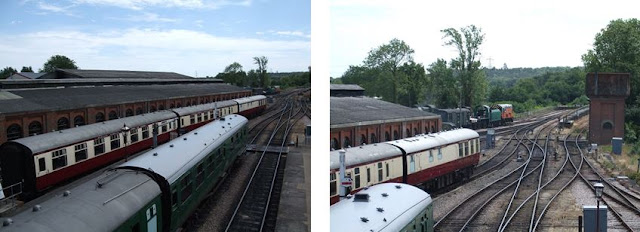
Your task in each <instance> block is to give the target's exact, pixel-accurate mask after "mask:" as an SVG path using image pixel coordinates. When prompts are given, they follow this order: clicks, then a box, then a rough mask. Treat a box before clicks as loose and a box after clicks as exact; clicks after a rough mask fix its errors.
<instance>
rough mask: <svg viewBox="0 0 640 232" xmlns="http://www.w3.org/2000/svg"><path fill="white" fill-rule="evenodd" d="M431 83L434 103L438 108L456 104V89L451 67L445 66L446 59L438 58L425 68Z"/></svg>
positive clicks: (450, 106)
mask: <svg viewBox="0 0 640 232" xmlns="http://www.w3.org/2000/svg"><path fill="white" fill-rule="evenodd" d="M427 71H428V72H429V77H430V79H431V82H432V85H433V94H434V95H435V96H434V98H435V103H436V106H437V107H439V108H453V107H456V106H457V105H458V96H459V94H458V91H459V88H457V87H456V80H455V78H454V77H453V69H451V68H449V67H447V61H445V60H443V59H438V60H437V61H436V62H433V63H432V64H430V65H429V68H428V69H427Z"/></svg>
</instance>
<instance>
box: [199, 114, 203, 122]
mask: <svg viewBox="0 0 640 232" xmlns="http://www.w3.org/2000/svg"><path fill="white" fill-rule="evenodd" d="M198 122H202V114H198Z"/></svg>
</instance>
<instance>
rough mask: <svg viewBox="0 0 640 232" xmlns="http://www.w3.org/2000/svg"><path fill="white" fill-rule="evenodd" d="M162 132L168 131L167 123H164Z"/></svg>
mask: <svg viewBox="0 0 640 232" xmlns="http://www.w3.org/2000/svg"><path fill="white" fill-rule="evenodd" d="M162 132H167V124H166V123H165V124H162Z"/></svg>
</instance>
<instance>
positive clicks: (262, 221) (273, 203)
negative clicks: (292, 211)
mask: <svg viewBox="0 0 640 232" xmlns="http://www.w3.org/2000/svg"><path fill="white" fill-rule="evenodd" d="M294 104H295V102H293V101H291V102H289V103H288V105H287V107H286V108H287V109H286V110H285V111H284V112H283V114H282V115H281V116H280V119H279V120H278V122H277V123H276V129H275V130H274V131H273V133H272V135H271V137H270V138H269V140H268V141H267V144H270V145H272V146H279V147H281V148H283V147H286V145H287V141H288V139H287V138H288V136H289V132H290V131H291V129H292V128H293V126H294V125H295V123H296V122H297V121H298V120H299V118H300V116H299V115H303V111H302V109H303V108H302V107H295V106H294ZM284 162H286V155H284V154H282V153H279V154H275V153H274V154H269V153H267V152H266V150H265V152H263V153H262V155H261V156H260V160H259V161H258V165H256V168H255V169H254V171H253V174H252V176H251V178H250V180H249V184H247V187H246V188H245V190H244V193H243V194H242V197H241V199H240V203H238V205H237V207H236V209H235V211H234V213H233V215H232V217H231V220H230V221H229V224H228V225H227V227H226V230H225V231H273V230H275V221H276V220H275V219H276V217H277V209H278V203H279V199H280V188H281V185H282V177H283V172H284Z"/></svg>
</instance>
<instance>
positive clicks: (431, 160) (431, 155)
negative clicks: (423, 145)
mask: <svg viewBox="0 0 640 232" xmlns="http://www.w3.org/2000/svg"><path fill="white" fill-rule="evenodd" d="M431 162H433V150H429V163H431Z"/></svg>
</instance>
